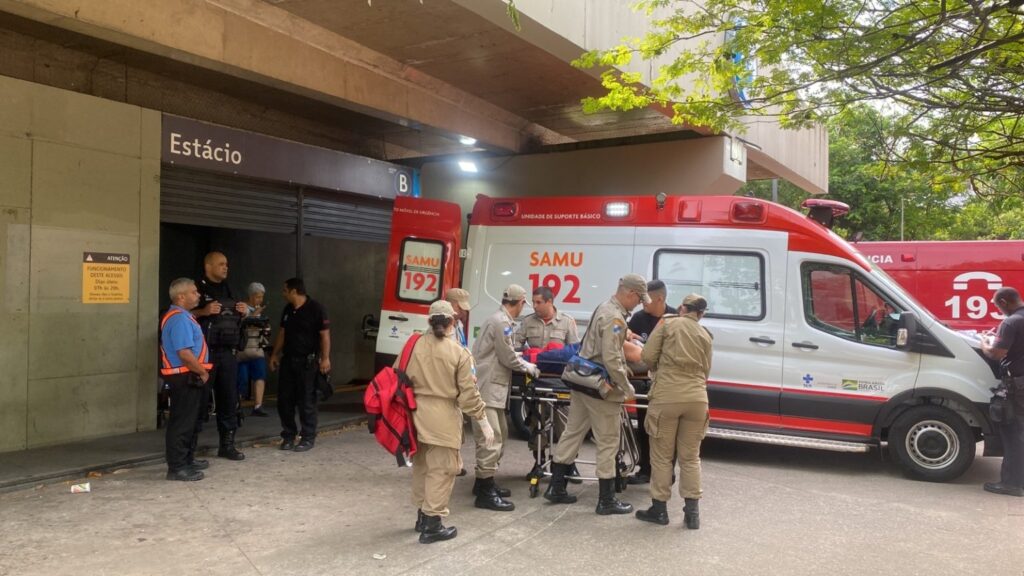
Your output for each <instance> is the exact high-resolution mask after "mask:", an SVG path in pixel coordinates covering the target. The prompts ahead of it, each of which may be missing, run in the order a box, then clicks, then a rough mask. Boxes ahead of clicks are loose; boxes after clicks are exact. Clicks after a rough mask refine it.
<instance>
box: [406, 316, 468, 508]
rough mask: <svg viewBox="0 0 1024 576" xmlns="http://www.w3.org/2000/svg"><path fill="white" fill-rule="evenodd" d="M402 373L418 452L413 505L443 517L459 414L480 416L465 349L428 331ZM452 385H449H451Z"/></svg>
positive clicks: (454, 465) (455, 468)
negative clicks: (408, 385)
mask: <svg viewBox="0 0 1024 576" xmlns="http://www.w3.org/2000/svg"><path fill="white" fill-rule="evenodd" d="M406 374H407V375H408V376H409V379H410V380H411V381H412V386H413V392H414V393H415V395H416V410H415V411H413V423H414V425H415V426H416V440H417V442H418V444H419V448H418V450H417V451H416V454H415V456H413V479H412V498H413V504H415V505H416V507H417V508H419V509H420V510H421V511H422V512H423V514H425V515H427V516H439V517H445V516H448V501H449V499H450V498H451V493H452V488H453V486H454V484H455V476H456V475H457V474H458V473H459V470H460V469H461V468H462V457H461V456H460V454H459V446H461V445H462V430H463V428H462V414H463V413H465V414H466V415H467V416H469V417H470V418H471V419H472V420H473V421H474V422H475V421H476V420H479V419H481V418H483V417H484V402H483V400H481V399H480V393H479V392H478V391H477V388H476V385H475V383H474V381H473V363H472V358H471V357H470V354H469V351H468V350H466V349H465V348H463V347H461V346H459V345H458V344H457V343H456V342H455V341H454V340H452V339H451V338H437V337H435V336H434V335H432V334H430V333H429V332H428V333H426V334H424V335H423V336H421V337H420V339H419V341H417V342H416V346H415V347H414V348H413V351H412V355H411V357H410V360H409V365H408V366H407V367H406ZM453 384H454V385H453Z"/></svg>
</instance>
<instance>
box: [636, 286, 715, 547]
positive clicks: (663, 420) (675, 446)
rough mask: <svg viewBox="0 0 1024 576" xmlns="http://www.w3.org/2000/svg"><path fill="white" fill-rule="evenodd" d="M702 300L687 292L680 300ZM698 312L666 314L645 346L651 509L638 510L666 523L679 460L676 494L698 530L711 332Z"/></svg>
mask: <svg viewBox="0 0 1024 576" xmlns="http://www.w3.org/2000/svg"><path fill="white" fill-rule="evenodd" d="M698 299H699V302H701V303H702V304H701V305H700V307H699V308H698V309H699V310H703V309H704V307H706V306H707V303H706V301H705V300H704V299H703V298H702V297H700V296H697V295H690V296H687V297H686V299H685V300H684V304H690V303H694V302H698ZM699 318H700V316H699V313H698V312H696V311H694V312H687V313H685V314H683V315H682V316H674V315H666V316H665V317H664V318H663V319H662V321H661V323H660V324H659V325H658V327H657V328H655V329H654V332H653V333H652V334H651V336H650V338H648V340H647V345H646V346H644V350H643V359H644V362H646V363H647V364H648V365H650V366H651V368H652V369H654V370H655V371H656V372H655V376H654V383H653V384H652V386H651V391H650V393H649V394H648V405H647V421H646V424H645V425H646V428H647V433H648V434H649V435H650V438H651V471H652V475H651V499H652V500H653V501H654V504H653V505H652V508H651V509H650V510H648V511H646V512H637V516H638V517H640V518H641V519H642V520H649V521H650V520H651V516H653V515H655V513H657V514H660V515H661V517H662V520H663V521H662V522H658V521H657V520H654V521H655V522H658V523H668V517H667V515H666V512H665V503H666V502H668V500H669V499H671V497H672V463H673V460H674V458H675V457H676V455H678V458H679V472H680V474H679V495H680V496H682V497H683V498H684V499H685V501H686V507H685V508H684V511H686V516H687V517H686V526H687V527H688V528H697V527H698V526H699V524H697V501H698V500H699V499H700V497H701V482H700V444H701V441H702V440H703V439H704V434H705V433H706V432H707V429H708V421H709V414H708V385H707V382H708V375H709V374H710V373H711V333H710V332H708V331H707V329H706V328H704V327H703V326H701V325H700V322H699Z"/></svg>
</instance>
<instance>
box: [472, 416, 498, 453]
mask: <svg viewBox="0 0 1024 576" xmlns="http://www.w3.org/2000/svg"><path fill="white" fill-rule="evenodd" d="M476 424H477V426H479V427H480V433H481V434H483V435H484V447H485V448H491V447H492V446H494V428H491V423H490V422H488V421H487V418H486V417H485V418H481V419H479V420H477V421H476Z"/></svg>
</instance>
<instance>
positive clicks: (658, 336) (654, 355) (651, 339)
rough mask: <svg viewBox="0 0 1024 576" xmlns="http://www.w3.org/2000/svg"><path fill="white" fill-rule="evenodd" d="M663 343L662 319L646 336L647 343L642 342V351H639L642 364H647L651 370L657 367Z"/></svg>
mask: <svg viewBox="0 0 1024 576" xmlns="http://www.w3.org/2000/svg"><path fill="white" fill-rule="evenodd" d="M664 344H665V321H664V320H662V321H661V322H658V325H657V326H655V327H654V332H652V333H651V335H650V336H648V338H647V343H646V344H644V349H643V352H641V353H640V358H642V359H643V361H644V364H647V366H649V367H650V369H651V370H657V369H658V361H659V360H661V348H662V346H664Z"/></svg>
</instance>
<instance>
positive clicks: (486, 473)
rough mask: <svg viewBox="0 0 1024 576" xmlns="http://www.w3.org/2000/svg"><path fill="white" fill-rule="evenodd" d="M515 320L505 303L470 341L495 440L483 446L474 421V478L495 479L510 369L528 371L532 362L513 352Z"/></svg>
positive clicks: (504, 436) (505, 420) (505, 426)
mask: <svg viewBox="0 0 1024 576" xmlns="http://www.w3.org/2000/svg"><path fill="white" fill-rule="evenodd" d="M514 328H515V322H514V321H513V320H512V318H511V317H509V315H508V312H507V311H506V310H505V308H504V306H503V307H502V308H501V309H500V310H498V311H497V312H495V313H494V314H491V316H490V317H488V318H487V320H485V321H484V323H483V325H482V326H481V327H480V336H479V337H478V338H477V339H476V340H475V341H474V342H473V361H474V362H475V363H476V376H477V388H479V390H480V397H481V398H483V401H484V404H485V405H486V406H487V420H488V421H489V422H490V424H491V427H492V428H494V443H493V444H492V445H491V447H490V448H488V447H487V446H485V443H484V438H483V434H482V433H481V431H480V426H479V425H478V424H477V423H476V421H474V422H473V435H474V437H475V438H476V477H477V478H478V479H487V478H494V473H495V471H496V470H497V469H498V462H499V461H500V460H501V456H502V454H503V453H504V451H505V440H506V439H507V438H508V415H507V413H506V406H507V405H508V395H509V384H510V383H511V380H512V373H513V372H523V373H529V372H530V369H531V364H530V363H529V362H526V361H525V360H523V359H522V358H521V357H520V356H519V355H517V354H516V352H515V350H514V349H513V347H512V333H513V331H514Z"/></svg>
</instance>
